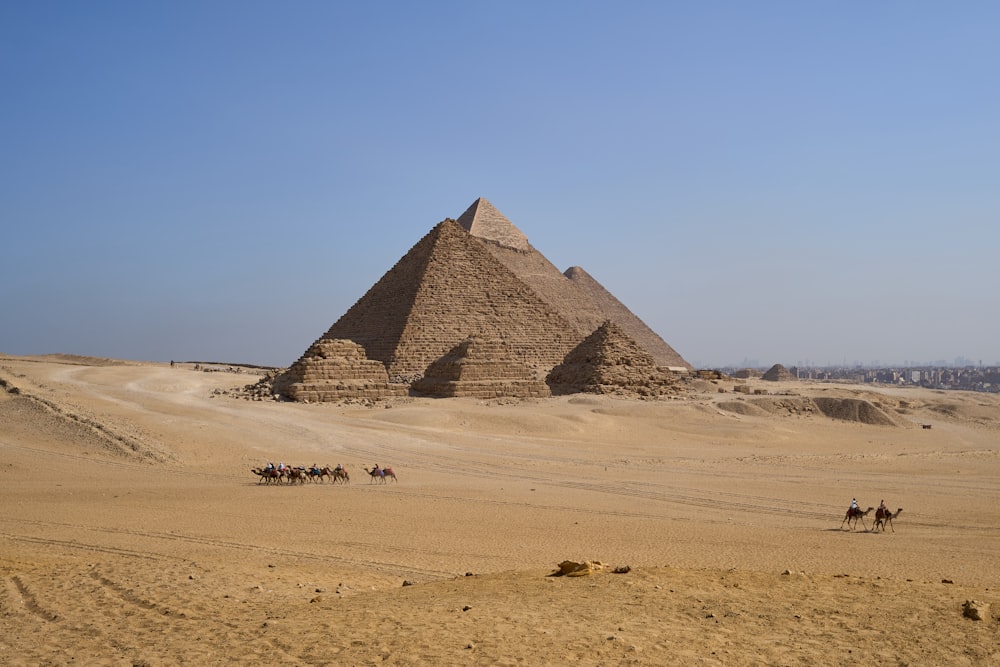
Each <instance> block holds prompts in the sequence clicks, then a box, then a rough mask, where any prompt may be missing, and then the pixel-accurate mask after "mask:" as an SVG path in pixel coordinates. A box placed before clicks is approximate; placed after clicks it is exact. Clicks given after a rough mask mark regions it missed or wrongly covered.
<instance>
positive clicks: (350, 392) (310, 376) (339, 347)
mask: <svg viewBox="0 0 1000 667" xmlns="http://www.w3.org/2000/svg"><path fill="white" fill-rule="evenodd" d="M273 392H274V393H275V394H281V395H283V396H287V397H288V398H291V399H292V400H295V401H302V402H333V401H342V400H345V399H349V398H350V399H353V398H369V399H374V400H378V399H382V398H389V397H392V396H406V395H407V394H408V393H409V390H408V388H407V387H406V386H405V385H398V384H396V385H394V384H390V383H389V374H388V373H387V372H386V370H385V365H384V364H383V363H382V362H380V361H374V360H372V359H368V358H367V357H366V356H365V349H364V348H363V347H361V346H360V345H358V344H357V343H355V342H353V341H349V340H334V339H329V338H321V339H320V340H318V341H316V342H315V343H313V344H312V345H311V346H310V347H309V349H308V350H306V352H305V354H303V355H302V356H301V357H300V358H299V360H298V361H296V362H295V363H294V364H292V365H291V367H290V368H289V369H288V370H287V371H285V373H283V374H282V375H281V376H279V377H278V378H276V379H275V381H274V388H273Z"/></svg>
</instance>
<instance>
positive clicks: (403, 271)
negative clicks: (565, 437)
mask: <svg viewBox="0 0 1000 667" xmlns="http://www.w3.org/2000/svg"><path fill="white" fill-rule="evenodd" d="M470 335H478V336H482V337H484V338H487V339H497V340H502V341H504V343H505V344H506V346H507V348H508V349H509V351H510V354H511V358H512V360H513V361H514V362H517V363H519V364H523V365H526V366H528V367H529V368H532V369H535V368H537V369H538V371H539V373H540V374H542V375H544V373H545V372H547V371H548V370H549V369H550V368H552V367H553V366H554V365H555V364H557V363H559V362H560V361H561V360H562V358H563V356H565V354H566V352H568V351H569V350H570V349H571V348H572V347H573V346H574V345H576V344H577V343H578V342H579V341H580V340H581V339H582V336H581V335H579V333H578V332H577V331H576V330H575V329H574V328H573V327H572V326H570V325H569V324H568V323H567V322H566V320H565V319H564V318H563V317H562V316H561V315H559V313H557V312H556V311H555V310H554V309H553V308H552V307H551V306H550V305H549V304H547V303H546V302H545V301H543V300H542V299H541V298H540V297H539V296H538V295H537V294H536V293H535V292H534V291H532V290H531V289H530V288H528V287H527V286H526V285H524V283H522V282H521V281H520V280H518V278H517V276H515V275H514V274H513V273H512V272H511V271H510V270H509V269H507V268H506V267H505V266H504V265H503V264H501V263H500V262H498V261H497V260H496V259H495V258H494V257H493V256H492V255H491V254H490V253H489V252H488V251H487V250H486V248H485V247H484V244H483V243H482V242H481V241H479V240H478V239H477V238H476V237H473V236H471V235H470V234H468V233H467V232H466V231H465V230H464V229H462V227H460V226H459V225H458V223H457V222H456V221H454V220H450V219H446V220H444V221H443V222H441V223H439V224H438V225H436V226H435V227H434V228H433V229H432V230H431V231H430V232H428V233H427V235H425V236H424V237H423V238H422V239H421V240H420V241H418V242H417V244H416V245H415V246H413V248H411V249H410V251H409V252H407V253H406V255H404V256H403V257H402V258H401V259H400V260H399V261H398V262H397V263H396V265H395V266H393V267H392V268H391V269H390V270H389V271H388V272H387V273H386V274H385V275H383V276H382V278H381V279H379V281H378V282H377V283H376V284H375V285H374V286H372V288H371V289H369V290H368V292H367V293H366V294H365V295H364V296H362V297H361V298H360V299H359V300H358V301H357V303H355V304H354V305H353V306H352V307H351V308H350V309H349V310H348V311H347V312H346V313H345V314H344V315H343V316H342V317H341V318H340V319H339V320H337V322H335V323H334V324H333V326H331V327H330V329H329V330H328V331H327V332H326V333H325V334H324V335H323V336H322V337H321V338H326V339H346V340H352V341H354V342H355V343H358V344H359V345H360V346H361V347H363V348H364V350H365V355H366V357H367V358H368V359H373V360H377V361H381V362H382V363H383V364H385V366H386V369H387V371H388V373H389V377H390V378H391V379H393V381H397V380H402V381H412V380H413V379H415V378H417V377H420V376H422V375H423V374H424V373H425V371H426V370H427V367H428V366H429V365H430V364H431V363H432V362H434V361H436V360H437V359H439V358H440V357H442V356H444V355H445V354H446V353H447V352H449V351H450V350H451V349H452V348H453V347H454V346H455V345H456V344H458V343H459V342H461V341H463V340H465V339H466V338H468V337H469V336H470Z"/></svg>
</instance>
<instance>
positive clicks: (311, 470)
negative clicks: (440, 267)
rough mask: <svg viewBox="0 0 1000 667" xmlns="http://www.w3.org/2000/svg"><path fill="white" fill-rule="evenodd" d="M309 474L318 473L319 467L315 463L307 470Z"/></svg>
mask: <svg viewBox="0 0 1000 667" xmlns="http://www.w3.org/2000/svg"><path fill="white" fill-rule="evenodd" d="M309 474H311V475H318V474H319V468H318V467H316V464H315V463H314V464H313V467H312V468H311V469H310V470H309Z"/></svg>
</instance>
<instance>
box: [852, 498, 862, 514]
mask: <svg viewBox="0 0 1000 667" xmlns="http://www.w3.org/2000/svg"><path fill="white" fill-rule="evenodd" d="M860 509H861V508H860V507H858V499H857V498H851V508H850V510H851V512H858V511H860Z"/></svg>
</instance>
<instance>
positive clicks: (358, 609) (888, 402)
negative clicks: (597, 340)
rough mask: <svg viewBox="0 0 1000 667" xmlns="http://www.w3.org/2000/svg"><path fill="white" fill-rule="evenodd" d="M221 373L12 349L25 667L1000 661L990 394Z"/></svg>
mask: <svg viewBox="0 0 1000 667" xmlns="http://www.w3.org/2000/svg"><path fill="white" fill-rule="evenodd" d="M230 369H231V367H228V366H220V367H219V372H204V371H195V370H194V369H193V367H192V366H190V365H185V364H181V365H178V366H177V367H175V368H171V367H169V366H168V365H164V364H152V363H137V362H123V361H117V360H92V359H87V358H79V357H56V356H51V357H37V358H29V357H9V356H6V357H0V382H2V385H3V386H2V389H3V392H0V454H2V458H0V508H2V512H0V534H2V535H3V539H2V541H0V655H2V656H3V662H4V664H12V665H43V664H44V665H62V664H87V665H132V664H139V665H172V664H356V665H365V664H404V665H418V664H425V665H441V664H455V665H460V664H461V665H467V664H483V665H487V664H489V665H496V664H500V665H505V664H506V665H516V664H530V665H562V664H567V663H569V662H571V661H575V662H580V663H582V664H585V665H607V664H651V665H653V664H679V665H687V664H704V665H758V664H759V665H776V664H788V665H791V664H810V665H813V664H842V665H880V664H881V665H890V664H891V665H900V664H909V665H924V664H934V665H981V664H987V665H988V664H1000V642H998V632H1000V623H998V621H997V616H998V614H1000V597H998V596H997V590H998V587H1000V574H998V573H1000V397H998V396H995V395H986V394H968V393H961V392H935V391H928V390H916V389H900V388H873V387H869V386H865V387H860V386H857V387H851V386H843V385H837V386H833V385H822V384H808V383H798V382H780V383H764V382H762V383H760V384H759V385H755V386H757V387H759V388H761V389H763V390H766V391H768V392H770V393H769V394H768V395H760V396H753V395H751V396H743V395H737V394H734V393H732V392H731V391H726V392H724V393H720V391H719V390H720V387H721V388H723V389H726V388H729V389H731V385H726V383H721V384H713V383H709V382H700V383H693V384H692V385H691V388H692V391H690V392H687V393H685V394H682V395H681V396H680V397H679V398H675V399H661V400H651V401H640V400H630V399H621V398H613V397H604V396H602V397H595V396H581V395H574V396H564V397H559V398H552V399H544V400H525V401H512V400H506V401H477V400H472V399H446V400H436V401H435V400H429V399H411V398H406V399H395V400H393V401H391V402H387V403H383V404H378V405H376V407H365V406H360V405H307V404H293V403H275V402H254V401H247V400H242V399H239V398H234V397H232V396H230V395H227V394H226V393H225V392H229V391H231V390H232V389H234V388H237V387H240V386H242V385H245V384H249V383H251V382H253V381H254V380H255V379H256V377H255V376H254V374H253V369H243V372H241V373H235V372H230ZM775 392H777V393H778V394H780V395H775ZM822 406H826V407H825V408H823V407H822ZM883 416H884V419H883ZM920 424H930V425H931V426H932V428H931V429H924V428H920ZM268 460H273V461H274V462H275V463H277V462H278V461H283V462H285V463H287V464H292V465H311V464H313V463H318V464H320V465H333V464H336V463H341V464H343V465H344V466H345V467H346V468H347V470H348V471H349V472H350V474H351V483H350V484H348V485H333V484H329V483H324V484H306V485H302V486H294V487H290V486H275V485H263V484H258V478H256V477H255V476H253V475H252V474H251V472H250V469H251V468H252V467H255V466H259V465H262V464H263V463H265V462H266V461H268ZM375 463H379V464H381V465H390V466H392V467H393V468H394V469H395V471H396V473H397V475H398V477H399V481H398V482H397V483H386V484H378V483H372V481H371V480H370V479H369V478H368V476H367V475H366V474H365V472H364V468H365V467H371V466H372V465H373V464H375ZM852 497H857V498H858V501H859V502H860V503H861V504H862V506H863V507H868V506H877V505H878V504H879V501H880V500H881V499H883V498H884V499H885V501H886V503H887V504H888V505H890V507H892V509H896V508H898V507H902V508H904V511H903V513H902V514H901V515H900V516H899V518H898V519H896V520H895V521H894V525H893V528H894V532H893V531H892V530H886V531H885V532H883V531H881V530H879V531H878V532H874V531H872V530H870V529H871V528H872V521H873V518H874V512H873V513H871V514H870V515H868V517H867V518H866V519H865V528H866V529H862V528H861V527H859V528H858V529H857V530H849V529H847V528H842V527H841V525H842V520H843V518H844V511H845V509H846V507H847V504H848V503H849V502H850V500H851V498H852ZM567 559H568V560H577V561H585V560H596V561H601V562H603V563H605V564H607V565H608V566H610V567H609V568H608V570H605V571H602V572H598V573H595V574H594V575H592V576H585V577H552V576H549V575H550V574H551V573H552V572H554V571H555V570H556V568H557V565H558V563H560V562H562V561H564V560H567ZM625 566H627V567H628V569H629V571H628V572H626V573H620V574H616V573H613V572H611V571H610V570H611V568H614V567H619V568H625ZM970 600H975V601H977V603H980V604H982V605H985V604H991V607H989V608H987V607H985V606H983V607H982V609H983V610H984V612H983V613H984V616H985V617H984V620H981V621H975V620H971V619H969V618H967V617H965V616H963V604H964V603H965V602H967V601H970Z"/></svg>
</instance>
